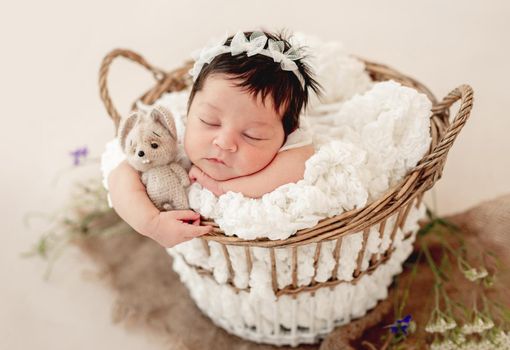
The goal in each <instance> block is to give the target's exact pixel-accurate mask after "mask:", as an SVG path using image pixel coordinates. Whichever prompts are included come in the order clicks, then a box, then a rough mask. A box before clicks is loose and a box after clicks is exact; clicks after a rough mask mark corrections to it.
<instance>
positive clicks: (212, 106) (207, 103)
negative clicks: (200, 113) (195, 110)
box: [201, 102, 221, 111]
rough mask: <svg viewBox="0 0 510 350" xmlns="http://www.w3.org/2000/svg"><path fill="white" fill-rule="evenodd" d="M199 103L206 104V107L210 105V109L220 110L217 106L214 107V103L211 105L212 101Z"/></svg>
mask: <svg viewBox="0 0 510 350" xmlns="http://www.w3.org/2000/svg"><path fill="white" fill-rule="evenodd" d="M201 105H203V106H207V107H211V108H212V109H215V110H217V111H221V110H220V109H219V108H218V107H216V106H215V105H213V104H212V103H210V102H202V103H201Z"/></svg>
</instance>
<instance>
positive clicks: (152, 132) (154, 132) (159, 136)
mask: <svg viewBox="0 0 510 350" xmlns="http://www.w3.org/2000/svg"><path fill="white" fill-rule="evenodd" d="M152 133H153V134H154V135H156V136H157V137H161V136H159V135H158V134H156V132H155V131H153V132H152Z"/></svg>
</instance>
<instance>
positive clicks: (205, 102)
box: [108, 32, 319, 247]
mask: <svg viewBox="0 0 510 350" xmlns="http://www.w3.org/2000/svg"><path fill="white" fill-rule="evenodd" d="M246 35H248V36H249V41H248V39H247V38H246V36H245V33H243V32H238V33H237V34H236V35H235V36H234V37H230V38H228V39H226V41H225V40H224V41H222V42H221V43H220V44H219V45H216V46H213V47H206V48H204V50H202V52H201V55H200V57H199V58H198V59H197V61H196V62H195V65H194V67H193V69H192V71H191V74H192V75H193V78H194V84H193V87H192V90H191V93H190V97H189V100H188V113H187V122H186V131H185V135H184V150H185V152H186V155H187V156H188V158H189V159H190V161H191V162H192V164H193V165H192V167H191V169H190V170H189V176H190V179H191V180H192V181H196V182H198V183H199V184H200V185H202V186H203V187H204V188H207V189H208V190H210V191H211V192H213V193H214V194H215V195H217V196H219V195H221V194H223V193H225V192H227V191H235V192H241V193H243V195H245V196H248V197H252V198H258V197H261V196H262V195H264V194H265V193H268V192H271V191H273V190H274V189H276V188H277V187H279V186H281V185H284V184H286V183H291V182H297V181H299V180H300V179H302V178H303V174H304V170H305V162H306V160H307V159H308V158H310V157H311V156H312V155H313V153H314V148H313V146H312V144H311V139H310V138H307V137H306V133H305V132H304V131H303V130H302V129H300V128H299V116H300V114H301V111H302V109H303V108H305V107H306V104H307V102H308V90H309V89H311V90H313V91H314V92H315V93H318V91H319V85H318V83H317V82H316V81H315V80H314V78H313V77H312V74H311V72H310V69H309V67H308V66H307V65H306V64H305V63H304V62H303V60H302V57H301V56H300V54H299V51H298V50H297V49H296V48H293V47H291V46H290V44H289V42H288V41H287V40H285V39H284V38H282V37H281V36H278V35H275V34H270V33H267V32H264V33H262V32H248V33H246ZM135 152H138V150H135ZM108 186H109V190H110V197H111V201H112V205H113V208H114V209H115V210H116V212H117V213H118V214H119V216H121V217H122V218H123V219H124V220H125V221H126V222H127V223H128V224H129V225H130V226H132V227H133V228H134V229H135V230H136V231H138V232H139V233H141V234H143V235H146V236H148V237H150V238H152V239H154V240H155V241H157V242H158V243H159V244H161V245H162V246H164V247H172V246H174V245H176V244H178V243H181V242H184V241H187V240H189V239H192V238H194V237H197V236H200V235H203V234H206V233H208V232H210V231H211V230H212V227H211V226H200V215H199V214H197V213H195V212H194V211H192V210H174V211H167V212H159V210H158V209H157V208H156V207H155V206H154V205H153V204H152V202H151V201H150V199H149V198H148V196H147V193H146V191H145V187H144V185H143V184H142V182H141V180H140V175H139V173H138V172H137V171H136V170H135V169H133V168H132V167H131V166H130V165H129V164H127V162H125V161H124V162H123V163H121V164H120V165H119V166H118V167H117V168H116V169H114V170H113V171H112V172H111V173H110V175H109V177H108Z"/></svg>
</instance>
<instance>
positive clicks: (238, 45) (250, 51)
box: [230, 32, 267, 56]
mask: <svg viewBox="0 0 510 350" xmlns="http://www.w3.org/2000/svg"><path fill="white" fill-rule="evenodd" d="M255 33H256V32H254V33H252V35H251V36H250V41H248V39H246V37H245V36H244V33H243V32H237V33H236V35H234V37H233V38H232V41H231V43H230V51H231V52H232V56H235V55H239V54H240V53H243V52H246V55H248V56H253V55H256V54H258V53H260V52H261V51H262V50H263V49H264V46H265V45H266V41H267V38H266V36H265V35H264V34H262V33H260V34H262V35H253V34H255Z"/></svg>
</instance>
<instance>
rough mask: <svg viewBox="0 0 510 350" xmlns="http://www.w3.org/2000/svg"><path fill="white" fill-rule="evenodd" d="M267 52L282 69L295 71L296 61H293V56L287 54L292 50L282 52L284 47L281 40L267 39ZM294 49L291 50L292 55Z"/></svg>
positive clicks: (296, 68)
mask: <svg viewBox="0 0 510 350" xmlns="http://www.w3.org/2000/svg"><path fill="white" fill-rule="evenodd" d="M268 47H269V52H270V53H271V56H272V57H273V60H274V61H275V62H280V65H281V67H282V69H283V70H291V71H297V70H298V66H297V65H296V62H294V61H293V58H291V57H289V56H288V53H289V52H290V51H291V50H292V48H291V49H289V50H288V51H287V52H285V53H283V49H284V48H285V46H284V44H283V42H282V41H274V40H272V39H269V44H268ZM295 51H296V50H293V51H292V52H291V54H292V56H295V54H296V53H295Z"/></svg>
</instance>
